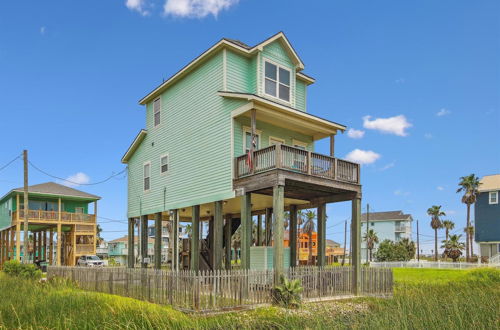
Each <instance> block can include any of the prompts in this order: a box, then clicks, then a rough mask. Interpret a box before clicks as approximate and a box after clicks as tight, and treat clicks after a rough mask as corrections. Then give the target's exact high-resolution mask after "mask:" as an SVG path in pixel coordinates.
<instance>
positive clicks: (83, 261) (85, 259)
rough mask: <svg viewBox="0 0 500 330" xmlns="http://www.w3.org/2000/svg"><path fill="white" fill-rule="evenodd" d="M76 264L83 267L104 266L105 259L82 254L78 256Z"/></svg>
mask: <svg viewBox="0 0 500 330" xmlns="http://www.w3.org/2000/svg"><path fill="white" fill-rule="evenodd" d="M76 265H77V266H82V267H103V266H104V261H102V260H101V259H99V257H98V256H81V257H80V258H78V261H77V263H76Z"/></svg>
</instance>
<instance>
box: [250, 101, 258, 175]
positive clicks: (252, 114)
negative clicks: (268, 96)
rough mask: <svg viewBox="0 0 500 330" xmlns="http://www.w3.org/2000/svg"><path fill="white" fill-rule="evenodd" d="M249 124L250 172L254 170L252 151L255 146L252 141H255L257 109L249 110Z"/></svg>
mask: <svg viewBox="0 0 500 330" xmlns="http://www.w3.org/2000/svg"><path fill="white" fill-rule="evenodd" d="M250 126H251V133H252V138H251V140H250V164H251V168H250V171H251V173H253V172H254V169H255V166H254V165H255V164H254V156H253V153H254V151H255V150H254V149H255V146H254V143H253V142H254V141H255V134H256V128H257V110H255V109H252V110H250Z"/></svg>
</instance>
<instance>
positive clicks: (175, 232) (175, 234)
mask: <svg viewBox="0 0 500 330" xmlns="http://www.w3.org/2000/svg"><path fill="white" fill-rule="evenodd" d="M179 217H180V214H179V210H174V218H173V225H172V235H171V237H172V240H173V251H172V266H173V269H174V270H176V271H178V270H179Z"/></svg>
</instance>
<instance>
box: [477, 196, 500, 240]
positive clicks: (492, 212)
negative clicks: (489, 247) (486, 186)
mask: <svg viewBox="0 0 500 330" xmlns="http://www.w3.org/2000/svg"><path fill="white" fill-rule="evenodd" d="M499 194H500V193H499ZM474 215H475V217H474V218H475V229H476V230H475V234H474V236H475V240H476V242H500V203H498V204H489V193H488V192H483V193H480V194H479V195H478V196H477V201H476V204H475V206H474Z"/></svg>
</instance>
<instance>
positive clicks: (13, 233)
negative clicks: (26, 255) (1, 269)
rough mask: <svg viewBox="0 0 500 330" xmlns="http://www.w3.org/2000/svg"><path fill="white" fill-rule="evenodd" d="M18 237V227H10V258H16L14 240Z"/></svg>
mask: <svg viewBox="0 0 500 330" xmlns="http://www.w3.org/2000/svg"><path fill="white" fill-rule="evenodd" d="M15 237H16V228H15V227H10V248H9V249H10V259H11V260H14V242H15Z"/></svg>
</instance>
